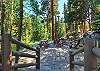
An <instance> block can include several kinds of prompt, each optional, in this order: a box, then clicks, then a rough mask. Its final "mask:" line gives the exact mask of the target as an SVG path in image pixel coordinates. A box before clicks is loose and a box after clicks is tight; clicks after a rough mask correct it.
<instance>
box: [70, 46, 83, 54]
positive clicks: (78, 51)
mask: <svg viewBox="0 0 100 71" xmlns="http://www.w3.org/2000/svg"><path fill="white" fill-rule="evenodd" d="M83 51H84V47H82V48H80V49H78V50H76V51H74V52H72V55H76V54H78V53H81V52H83Z"/></svg>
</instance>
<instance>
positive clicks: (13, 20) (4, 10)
mask: <svg viewBox="0 0 100 71" xmlns="http://www.w3.org/2000/svg"><path fill="white" fill-rule="evenodd" d="M60 4H62V5H63V6H61V5H60ZM60 9H61V10H62V11H61V10H60ZM89 31H92V32H93V31H100V0H0V44H1V45H0V48H1V50H0V52H2V50H4V51H6V50H5V49H3V45H4V44H5V46H7V45H6V43H8V44H10V43H9V42H6V39H5V38H6V37H7V36H5V37H4V34H9V36H10V40H13V42H14V43H15V44H11V45H10V47H11V51H13V52H16V51H22V50H24V46H25V47H26V48H28V49H31V48H30V46H34V45H38V44H40V42H41V41H48V42H50V41H53V42H54V44H53V47H59V46H60V40H62V39H70V38H71V37H73V38H74V39H77V38H83V37H84V34H85V33H87V32H89ZM14 38H16V39H14ZM3 39H4V40H5V41H4V43H3ZM22 42H23V43H22ZM16 44H17V45H16ZM24 44H25V45H24ZM98 44H100V42H99V43H98ZM20 45H21V46H20ZM27 45H28V46H27ZM62 45H63V44H62ZM98 46H99V45H98ZM5 48H6V47H5ZM6 49H7V48H6ZM31 50H34V49H31ZM36 51H37V50H36ZM16 54H17V53H16ZM17 57H18V56H17V55H15V63H16V62H17V63H18V59H16V58H17ZM30 57H31V56H30ZM18 58H19V57H18ZM0 62H2V55H1V56H0ZM4 71H6V70H4ZM15 71H16V69H15Z"/></svg>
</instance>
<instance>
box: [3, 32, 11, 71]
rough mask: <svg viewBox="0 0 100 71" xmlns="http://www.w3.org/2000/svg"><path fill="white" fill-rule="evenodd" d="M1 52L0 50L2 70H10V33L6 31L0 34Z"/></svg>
mask: <svg viewBox="0 0 100 71" xmlns="http://www.w3.org/2000/svg"><path fill="white" fill-rule="evenodd" d="M1 52H2V71H12V70H11V63H12V59H11V56H12V54H11V41H10V35H9V34H8V33H5V34H3V35H2V42H1Z"/></svg>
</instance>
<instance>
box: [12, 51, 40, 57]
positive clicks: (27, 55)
mask: <svg viewBox="0 0 100 71" xmlns="http://www.w3.org/2000/svg"><path fill="white" fill-rule="evenodd" d="M12 55H13V56H20V57H29V58H37V57H38V56H37V55H31V54H28V53H23V52H18V51H16V52H13V54H12Z"/></svg>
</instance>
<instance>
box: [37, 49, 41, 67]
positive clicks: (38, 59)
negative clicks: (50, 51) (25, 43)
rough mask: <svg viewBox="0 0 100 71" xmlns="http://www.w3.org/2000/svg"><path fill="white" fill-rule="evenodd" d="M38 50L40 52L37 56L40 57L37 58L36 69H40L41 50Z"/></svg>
mask: <svg viewBox="0 0 100 71" xmlns="http://www.w3.org/2000/svg"><path fill="white" fill-rule="evenodd" d="M37 50H38V51H36V55H37V56H38V57H37V58H36V69H40V48H39V47H37Z"/></svg>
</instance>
